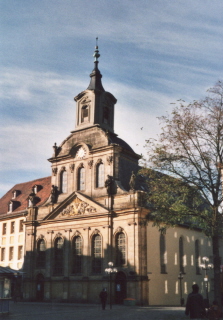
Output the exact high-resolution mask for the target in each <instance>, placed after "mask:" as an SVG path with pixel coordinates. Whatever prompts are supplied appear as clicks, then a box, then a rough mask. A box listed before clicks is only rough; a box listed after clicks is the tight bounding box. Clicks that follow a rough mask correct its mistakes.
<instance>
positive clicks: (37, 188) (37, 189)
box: [33, 184, 42, 194]
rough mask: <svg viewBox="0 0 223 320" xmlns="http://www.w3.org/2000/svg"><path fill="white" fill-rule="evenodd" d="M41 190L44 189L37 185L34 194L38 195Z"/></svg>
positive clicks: (34, 187)
mask: <svg viewBox="0 0 223 320" xmlns="http://www.w3.org/2000/svg"><path fill="white" fill-rule="evenodd" d="M41 189H42V186H40V185H39V184H35V186H33V192H34V193H35V194H37V193H38V192H39V191H40V190H41Z"/></svg>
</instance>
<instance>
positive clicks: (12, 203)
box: [8, 200, 21, 213]
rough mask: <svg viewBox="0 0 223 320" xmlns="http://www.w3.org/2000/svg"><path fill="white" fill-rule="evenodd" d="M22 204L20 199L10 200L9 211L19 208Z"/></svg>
mask: <svg viewBox="0 0 223 320" xmlns="http://www.w3.org/2000/svg"><path fill="white" fill-rule="evenodd" d="M20 205H21V203H20V202H19V201H15V200H11V201H9V203H8V213H11V212H12V211H14V210H15V209H17V208H18V207H19V206H20Z"/></svg>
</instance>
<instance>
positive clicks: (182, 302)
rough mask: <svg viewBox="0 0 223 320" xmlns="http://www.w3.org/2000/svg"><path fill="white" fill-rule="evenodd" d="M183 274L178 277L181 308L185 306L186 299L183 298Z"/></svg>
mask: <svg viewBox="0 0 223 320" xmlns="http://www.w3.org/2000/svg"><path fill="white" fill-rule="evenodd" d="M183 278H184V277H183V274H182V271H180V273H179V275H178V279H179V280H180V305H181V307H182V306H183V305H184V299H183V298H182V280H183Z"/></svg>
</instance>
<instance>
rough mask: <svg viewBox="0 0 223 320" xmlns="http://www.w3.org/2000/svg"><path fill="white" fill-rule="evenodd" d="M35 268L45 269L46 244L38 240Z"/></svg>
mask: <svg viewBox="0 0 223 320" xmlns="http://www.w3.org/2000/svg"><path fill="white" fill-rule="evenodd" d="M36 267H37V268H45V267H46V244H45V241H44V240H43V239H40V240H39V241H38V242H37V257H36Z"/></svg>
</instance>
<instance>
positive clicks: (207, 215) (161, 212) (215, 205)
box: [141, 81, 223, 237]
mask: <svg viewBox="0 0 223 320" xmlns="http://www.w3.org/2000/svg"><path fill="white" fill-rule="evenodd" d="M208 92H209V96H207V97H206V98H205V99H203V100H201V101H194V102H193V103H192V104H189V105H183V104H181V105H179V106H178V107H175V108H174V109H173V111H172V113H171V115H168V116H164V117H161V118H160V120H161V122H162V125H163V126H162V132H161V134H160V136H159V138H158V140H152V139H150V140H148V141H147V143H146V148H147V151H148V152H147V154H148V159H147V160H146V161H145V166H144V169H142V171H141V173H143V174H144V175H146V176H147V182H148V188H149V192H148V203H149V204H150V210H151V212H150V214H149V215H148V219H152V220H153V221H154V224H155V225H157V226H162V225H163V224H165V225H166V226H174V225H176V224H187V225H188V226H190V227H200V228H202V230H203V231H204V232H205V233H206V234H207V235H209V236H212V237H213V236H219V235H222V229H223V228H222V211H221V205H222V200H223V199H222V183H221V167H222V163H223V139H222V137H223V105H222V101H223V84H222V83H221V82H220V81H219V82H218V83H217V84H216V85H215V87H214V88H212V89H210V90H209V91H208Z"/></svg>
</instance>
